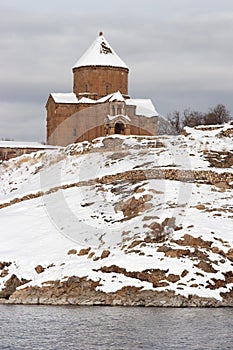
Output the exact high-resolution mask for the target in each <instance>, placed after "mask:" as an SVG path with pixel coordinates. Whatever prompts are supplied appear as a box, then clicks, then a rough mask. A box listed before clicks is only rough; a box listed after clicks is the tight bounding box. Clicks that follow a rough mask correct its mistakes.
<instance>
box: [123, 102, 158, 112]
mask: <svg viewBox="0 0 233 350" xmlns="http://www.w3.org/2000/svg"><path fill="white" fill-rule="evenodd" d="M125 103H126V104H127V105H128V106H131V105H133V106H136V114H137V115H144V116H145V117H155V116H158V112H157V111H156V110H155V107H154V105H153V103H152V101H151V100H150V99H132V98H130V99H126V100H125Z"/></svg>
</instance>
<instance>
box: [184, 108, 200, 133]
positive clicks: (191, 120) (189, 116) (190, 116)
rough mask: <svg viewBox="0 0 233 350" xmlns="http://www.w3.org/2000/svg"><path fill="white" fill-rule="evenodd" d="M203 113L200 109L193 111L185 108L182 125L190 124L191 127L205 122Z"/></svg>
mask: <svg viewBox="0 0 233 350" xmlns="http://www.w3.org/2000/svg"><path fill="white" fill-rule="evenodd" d="M203 122H204V121H203V114H202V113H201V112H198V111H191V110H190V109H185V110H184V112H183V120H182V125H183V127H184V126H190V127H191V128H193V127H195V126H197V125H201V124H203Z"/></svg>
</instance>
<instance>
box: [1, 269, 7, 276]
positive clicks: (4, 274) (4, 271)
mask: <svg viewBox="0 0 233 350" xmlns="http://www.w3.org/2000/svg"><path fill="white" fill-rule="evenodd" d="M8 273H9V270H8V269H3V270H2V272H1V274H0V277H6V276H7V275H8Z"/></svg>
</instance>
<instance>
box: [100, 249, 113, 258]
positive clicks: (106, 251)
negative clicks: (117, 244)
mask: <svg viewBox="0 0 233 350" xmlns="http://www.w3.org/2000/svg"><path fill="white" fill-rule="evenodd" d="M110 254H111V253H110V251H109V250H103V252H102V254H101V257H100V259H105V258H107V257H108V256H109V255H110Z"/></svg>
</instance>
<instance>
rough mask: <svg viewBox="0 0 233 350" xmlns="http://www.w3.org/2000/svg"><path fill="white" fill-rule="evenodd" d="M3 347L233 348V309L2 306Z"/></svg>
mask: <svg viewBox="0 0 233 350" xmlns="http://www.w3.org/2000/svg"><path fill="white" fill-rule="evenodd" d="M0 312H1V317H0V349H1V350H5V349H12V350H21V349H22V350H27V349H28V350H54V349H57V350H63V349H68V350H73V349H82V350H85V349H88V350H92V349H93V350H99V349H101V350H102V349H104V350H108V349H114V350H121V349H122V350H123V349H127V350H128V349H130V350H131V349H133V350H136V349H165V350H170V349H176V350H178V349H182V350H183V349H185V350H194V349H198V350H202V349H203V350H208V349H211V350H215V349H218V350H227V349H229V350H232V349H233V334H232V331H233V317H232V316H233V308H220V309H213V308H206V309H198V308H129V307H125V308H124V307H71V306H67V307H65V306H64V307H63V306H15V305H0Z"/></svg>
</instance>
